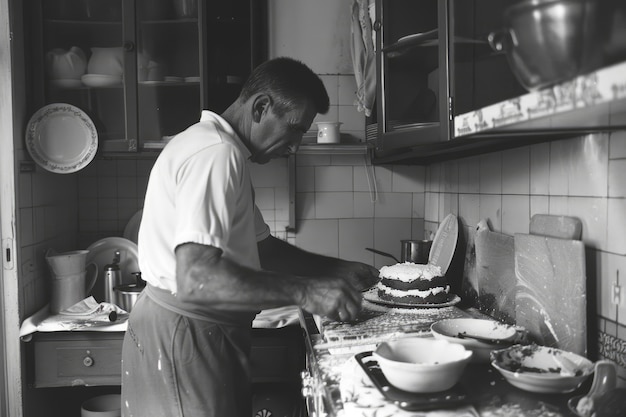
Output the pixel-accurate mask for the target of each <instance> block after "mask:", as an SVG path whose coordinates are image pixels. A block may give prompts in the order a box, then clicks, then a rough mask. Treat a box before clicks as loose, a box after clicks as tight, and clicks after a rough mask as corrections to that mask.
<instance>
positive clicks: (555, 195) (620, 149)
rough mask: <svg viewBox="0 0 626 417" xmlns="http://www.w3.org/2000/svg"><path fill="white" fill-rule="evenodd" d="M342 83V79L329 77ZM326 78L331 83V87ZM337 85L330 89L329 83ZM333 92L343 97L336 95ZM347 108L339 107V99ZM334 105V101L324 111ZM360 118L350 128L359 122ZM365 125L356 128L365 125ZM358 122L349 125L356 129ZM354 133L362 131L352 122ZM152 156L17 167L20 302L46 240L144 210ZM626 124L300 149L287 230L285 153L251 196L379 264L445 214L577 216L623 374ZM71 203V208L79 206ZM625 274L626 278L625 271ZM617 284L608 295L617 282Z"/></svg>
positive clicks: (86, 236) (84, 242)
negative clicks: (404, 152) (372, 159)
mask: <svg viewBox="0 0 626 417" xmlns="http://www.w3.org/2000/svg"><path fill="white" fill-rule="evenodd" d="M324 81H325V83H330V85H333V83H335V82H336V83H337V91H338V93H337V94H338V96H339V95H341V94H340V92H339V91H340V90H341V88H342V87H340V85H341V83H342V82H343V81H344V78H343V77H342V76H329V77H328V79H325V80H324ZM327 85H328V84H327ZM331 89H332V88H329V90H331ZM337 100H339V99H337ZM341 106H346V107H348V104H337V112H338V113H337V114H339V112H340V110H339V109H340V107H341ZM331 110H332V109H331ZM359 117H360V118H361V119H360V121H359V122H357V121H355V123H356V124H358V123H362V118H363V116H362V115H359V114H356V115H355V118H357V119H358V118H359ZM361 126H362V125H361ZM355 129H356V128H355ZM355 132H356V133H355V135H354V137H356V138H362V134H363V132H362V130H361V133H360V134H361V136H359V133H358V132H359V131H358V130H355ZM152 163H153V160H150V159H106V160H105V159H97V160H96V161H94V162H93V163H91V164H90V165H89V166H88V167H87V168H86V169H84V170H82V171H80V172H79V173H77V174H72V175H67V176H62V175H55V174H50V173H47V172H43V171H41V170H39V169H38V170H37V171H36V172H35V173H22V174H20V178H19V181H20V183H19V189H20V201H19V206H20V219H19V220H20V222H19V224H20V239H21V240H20V242H21V247H22V254H21V255H22V256H21V259H22V266H21V271H22V275H21V276H22V282H21V283H20V288H21V289H22V297H23V299H22V305H23V306H24V313H25V314H26V315H28V314H32V313H33V312H34V311H35V310H36V309H37V308H39V307H41V305H42V304H44V303H45V302H46V300H47V285H46V283H45V282H43V280H44V279H45V273H42V271H45V268H46V266H45V265H44V264H43V253H44V252H45V249H47V248H48V247H55V248H58V249H60V250H64V249H66V250H70V249H77V248H85V247H87V246H89V245H90V244H91V243H93V242H94V241H96V240H98V239H100V238H102V237H107V236H120V235H121V234H122V233H123V230H124V226H125V225H126V222H127V221H128V220H129V219H130V217H131V216H132V215H133V214H134V213H135V212H136V211H137V210H138V209H140V208H141V206H142V204H143V196H144V194H145V187H146V184H147V178H148V174H149V171H150V168H151V166H152ZM625 177H626V132H614V133H611V134H608V133H603V134H594V135H588V136H584V137H580V138H575V139H569V140H562V141H556V142H549V143H544V144H539V145H533V146H527V147H521V148H517V149H512V150H507V151H502V152H495V153H491V154H486V155H481V156H475V157H471V158H465V159H460V160H454V161H448V162H443V163H438V164H433V165H430V166H427V167H423V166H401V165H397V166H375V167H372V166H371V165H369V164H367V163H366V161H365V160H364V158H363V156H352V155H298V156H297V157H296V190H297V193H296V227H297V229H296V233H295V234H294V233H291V232H290V233H287V232H286V231H285V227H286V225H287V224H288V208H289V195H288V169H287V160H286V159H280V160H276V161H273V162H272V163H270V164H268V165H265V166H259V167H255V168H254V183H255V187H256V195H257V202H258V204H259V206H260V208H261V210H262V211H263V214H264V216H265V218H266V220H267V222H268V224H270V227H271V228H272V231H273V232H274V233H275V234H276V235H277V236H279V237H281V238H283V239H287V240H288V241H290V242H292V243H294V244H296V245H298V246H300V247H302V248H304V249H307V250H311V251H315V252H319V253H323V254H327V255H332V256H340V257H342V258H346V259H352V260H360V261H363V262H367V263H370V264H373V265H375V266H377V267H380V266H382V265H384V264H388V263H390V262H392V261H391V260H390V259H388V258H385V257H382V256H380V255H374V254H372V253H370V252H368V251H366V250H365V248H366V247H374V248H377V249H379V250H382V251H385V252H390V253H392V254H394V255H396V256H399V252H400V240H401V239H409V238H423V237H431V236H432V234H434V232H435V231H436V230H437V226H438V224H439V222H440V221H441V220H442V219H443V218H444V217H445V215H446V214H448V213H455V214H457V215H458V216H459V218H460V219H461V221H462V223H463V225H464V227H463V232H464V234H465V236H466V238H467V239H472V236H473V229H474V227H475V225H476V224H477V223H478V221H479V220H480V219H482V218H488V219H489V221H490V224H491V226H492V229H493V230H494V231H498V232H501V233H505V234H509V235H513V234H514V233H517V232H520V233H528V230H529V221H530V218H531V216H532V215H533V214H535V213H550V214H560V215H569V216H575V217H578V218H580V219H581V220H582V222H583V240H584V242H585V245H586V246H587V255H588V265H590V266H592V267H593V269H592V270H591V271H589V275H590V278H591V280H590V282H595V288H590V289H589V290H590V294H595V298H596V299H594V300H589V302H590V304H595V305H597V317H596V319H597V325H595V326H591V327H592V328H596V329H597V331H598V337H597V340H598V346H597V349H590V351H597V352H599V354H600V356H601V357H606V358H609V359H611V360H614V361H615V362H616V363H618V364H620V365H621V366H622V372H621V374H620V376H621V381H622V382H624V380H626V371H625V369H626V342H625V341H626V287H625V285H626V233H625V231H626V185H625V184H626V182H625V181H624V178H625ZM76 202H78V204H76ZM620 275H621V279H620ZM616 282H617V283H618V284H619V285H620V286H621V288H622V300H621V303H620V305H615V304H614V303H613V302H612V294H613V292H612V288H613V285H614V283H616Z"/></svg>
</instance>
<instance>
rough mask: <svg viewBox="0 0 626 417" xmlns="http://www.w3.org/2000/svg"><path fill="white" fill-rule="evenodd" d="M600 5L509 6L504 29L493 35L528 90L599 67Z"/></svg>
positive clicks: (573, 0)
mask: <svg viewBox="0 0 626 417" xmlns="http://www.w3.org/2000/svg"><path fill="white" fill-rule="evenodd" d="M598 3H599V1H597V0H524V1H521V2H520V3H517V4H515V5H513V6H511V7H509V8H508V9H507V10H506V12H505V16H504V25H505V26H504V29H503V30H502V31H498V32H492V33H490V34H489V37H488V40H489V43H490V45H491V47H492V48H493V49H494V50H496V51H504V52H506V54H507V58H508V61H509V64H510V65H511V68H512V70H513V72H514V74H515V75H516V76H517V79H518V80H519V82H520V83H521V84H522V85H523V86H524V87H525V88H526V89H528V90H530V91H533V90H537V89H540V88H544V87H548V86H550V85H553V84H556V83H559V82H562V81H566V80H569V79H571V78H574V77H576V76H578V75H580V74H584V73H586V72H589V71H591V70H593V69H596V68H598V67H600V66H601V64H602V63H601V61H602V48H601V35H600V33H602V30H601V28H600V27H599V26H600V19H599V12H598V8H599V5H598Z"/></svg>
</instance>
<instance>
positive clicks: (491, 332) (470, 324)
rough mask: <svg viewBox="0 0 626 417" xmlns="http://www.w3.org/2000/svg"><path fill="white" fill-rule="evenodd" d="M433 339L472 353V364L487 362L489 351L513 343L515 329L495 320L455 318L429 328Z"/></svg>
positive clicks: (515, 333) (515, 334) (436, 323)
mask: <svg viewBox="0 0 626 417" xmlns="http://www.w3.org/2000/svg"><path fill="white" fill-rule="evenodd" d="M430 331H431V333H432V334H433V336H434V337H435V339H442V340H447V341H448V342H452V343H459V344H461V345H463V346H465V347H466V348H467V349H469V350H471V351H472V352H474V355H473V356H472V361H473V362H489V360H490V354H491V351H493V350H497V349H502V348H503V347H507V346H510V345H511V344H513V343H514V340H515V339H516V336H517V331H516V329H515V327H513V326H510V325H508V324H503V323H500V322H498V321H495V320H488V319H472V318H457V319H445V320H439V321H437V322H435V323H433V324H432V325H431V326H430Z"/></svg>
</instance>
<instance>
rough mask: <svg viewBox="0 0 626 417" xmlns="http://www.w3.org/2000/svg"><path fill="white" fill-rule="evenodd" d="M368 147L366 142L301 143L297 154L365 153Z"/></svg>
mask: <svg viewBox="0 0 626 417" xmlns="http://www.w3.org/2000/svg"><path fill="white" fill-rule="evenodd" d="M369 149H370V147H369V146H368V144H366V143H362V144H343V143H337V144H335V143H311V144H308V143H307V144H305V143H303V144H302V145H300V148H298V152H297V154H298V155H324V154H331V155H367V154H368V152H369Z"/></svg>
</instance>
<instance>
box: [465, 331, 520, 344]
mask: <svg viewBox="0 0 626 417" xmlns="http://www.w3.org/2000/svg"><path fill="white" fill-rule="evenodd" d="M456 337H458V338H459V339H474V340H478V341H479V342H483V343H487V344H490V345H512V344H513V341H512V340H505V339H491V338H489V337H482V336H476V335H473V334H467V333H457V335H456Z"/></svg>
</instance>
